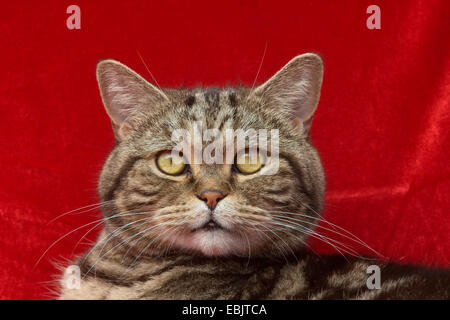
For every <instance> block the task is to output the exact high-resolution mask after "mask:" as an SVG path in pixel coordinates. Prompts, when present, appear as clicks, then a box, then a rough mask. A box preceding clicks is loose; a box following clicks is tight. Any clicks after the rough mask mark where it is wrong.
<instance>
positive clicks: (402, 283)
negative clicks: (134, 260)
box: [60, 252, 450, 299]
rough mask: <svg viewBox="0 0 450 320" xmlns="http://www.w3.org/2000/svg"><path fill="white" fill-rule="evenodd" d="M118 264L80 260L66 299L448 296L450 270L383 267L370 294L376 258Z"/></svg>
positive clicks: (168, 260) (179, 259) (303, 257)
mask: <svg viewBox="0 0 450 320" xmlns="http://www.w3.org/2000/svg"><path fill="white" fill-rule="evenodd" d="M114 259H115V258H114V256H112V257H110V258H109V259H106V260H105V261H103V262H100V263H97V264H96V265H95V266H94V267H93V265H94V264H95V263H96V261H97V259H95V255H92V256H90V257H88V258H87V259H83V258H81V259H79V260H78V262H77V263H78V265H79V267H80V270H81V277H82V280H81V286H80V288H79V289H63V291H62V293H61V295H60V299H414V298H421V297H426V298H433V297H435V298H438V299H442V298H445V297H449V295H450V293H449V290H450V289H449V288H450V274H449V272H445V271H442V270H434V269H425V268H416V267H412V266H404V265H396V264H378V265H379V266H380V268H381V277H382V278H381V289H369V288H368V287H367V279H368V277H369V276H370V273H367V267H368V266H369V265H372V264H376V263H375V262H374V261H366V260H348V259H345V258H343V257H341V256H329V257H318V256H316V255H314V254H312V253H309V252H305V253H303V254H299V256H298V257H297V259H298V260H296V259H294V260H292V261H289V262H286V261H283V260H279V261H274V260H266V259H252V260H247V259H206V258H199V257H189V256H178V257H176V256H174V257H162V258H146V259H143V260H141V261H140V262H139V264H137V265H136V266H133V267H132V268H130V269H128V266H127V264H126V263H125V264H124V263H123V262H122V261H120V260H116V261H115V260H114ZM66 280H67V279H65V278H63V280H62V283H63V284H64V281H66Z"/></svg>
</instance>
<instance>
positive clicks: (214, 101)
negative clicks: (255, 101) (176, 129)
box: [167, 87, 249, 130]
mask: <svg viewBox="0 0 450 320" xmlns="http://www.w3.org/2000/svg"><path fill="white" fill-rule="evenodd" d="M248 91H249V89H248V88H211V87H210V88H197V89H193V90H169V91H168V92H167V93H168V96H169V98H170V100H171V104H172V106H173V108H171V111H172V112H169V113H168V114H167V117H168V118H169V119H170V122H171V124H172V125H175V126H181V127H184V128H186V126H189V127H191V126H192V125H193V124H194V123H199V122H201V123H202V125H203V126H204V127H207V128H209V129H213V128H215V129H220V130H222V129H225V128H229V127H234V126H236V125H240V123H241V122H242V116H241V111H242V108H243V107H248V106H247V102H246V98H247V96H248ZM247 111H248V110H247Z"/></svg>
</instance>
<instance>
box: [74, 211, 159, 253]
mask: <svg viewBox="0 0 450 320" xmlns="http://www.w3.org/2000/svg"><path fill="white" fill-rule="evenodd" d="M133 212H134V211H131V210H130V211H124V212H120V213H121V214H126V213H133ZM140 213H151V212H140ZM103 222H104V221H100V222H99V223H97V224H96V225H95V226H93V227H92V228H91V229H89V230H88V231H87V232H86V233H85V234H84V235H83V236H82V237H81V238H80V240H78V242H77V243H76V244H75V247H74V248H73V250H72V255H73V254H74V252H75V249H76V248H77V247H78V245H79V244H80V242H81V241H82V240H83V239H84V238H85V237H86V236H87V235H88V234H89V233H90V232H92V230H94V229H95V228H97V227H98V226H99V225H101V224H102V223H103ZM116 230H117V229H116ZM94 247H95V246H94Z"/></svg>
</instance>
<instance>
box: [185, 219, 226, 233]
mask: <svg viewBox="0 0 450 320" xmlns="http://www.w3.org/2000/svg"><path fill="white" fill-rule="evenodd" d="M200 230H202V231H218V230H225V228H224V227H223V226H221V225H220V224H219V223H218V222H217V221H215V220H214V219H213V218H211V219H209V220H208V221H206V222H205V223H204V224H202V225H201V226H200V227H197V228H194V229H192V232H197V231H200Z"/></svg>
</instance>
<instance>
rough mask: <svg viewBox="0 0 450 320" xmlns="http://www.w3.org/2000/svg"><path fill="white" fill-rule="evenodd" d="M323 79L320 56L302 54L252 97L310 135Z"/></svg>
mask: <svg viewBox="0 0 450 320" xmlns="http://www.w3.org/2000/svg"><path fill="white" fill-rule="evenodd" d="M322 77H323V62H322V59H321V58H320V56H319V55H317V54H314V53H306V54H302V55H299V56H297V57H295V58H294V59H292V60H291V61H289V62H288V64H286V65H285V66H284V67H283V68H282V69H281V70H280V71H278V72H277V73H276V74H275V75H274V76H272V78H270V79H269V80H267V81H266V82H265V83H263V84H262V85H260V86H259V87H257V88H256V89H255V90H253V92H252V93H251V94H250V96H249V98H256V99H258V101H261V103H262V106H263V107H264V108H271V109H273V111H275V112H281V113H282V114H284V115H286V116H288V117H291V118H292V119H293V121H294V123H295V125H296V126H297V127H298V128H299V129H300V130H302V131H303V132H304V133H305V134H307V135H308V134H309V130H310V128H311V122H312V118H313V115H314V112H315V111H316V108H317V104H318V102H319V97H320V88H321V87H322Z"/></svg>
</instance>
